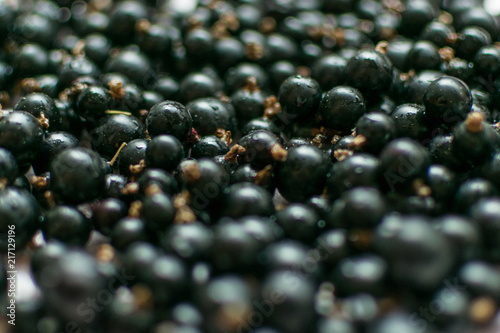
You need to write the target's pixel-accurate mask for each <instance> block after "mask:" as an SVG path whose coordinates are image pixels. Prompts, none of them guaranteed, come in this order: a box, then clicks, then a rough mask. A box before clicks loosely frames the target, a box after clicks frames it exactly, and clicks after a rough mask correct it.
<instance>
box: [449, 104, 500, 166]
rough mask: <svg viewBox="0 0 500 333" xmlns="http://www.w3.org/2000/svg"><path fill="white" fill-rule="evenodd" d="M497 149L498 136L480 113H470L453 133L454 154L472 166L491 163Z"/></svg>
mask: <svg viewBox="0 0 500 333" xmlns="http://www.w3.org/2000/svg"><path fill="white" fill-rule="evenodd" d="M497 147H498V134H497V133H496V132H495V130H493V128H492V127H491V126H489V124H488V123H487V122H486V121H485V120H484V115H483V114H482V113H480V112H471V113H469V114H468V115H467V118H466V119H465V121H463V122H461V123H459V124H458V125H457V126H456V127H455V130H454V131H453V141H452V149H453V152H454V153H455V154H456V156H457V157H459V158H460V159H462V160H465V161H467V162H468V163H470V164H472V165H479V164H482V163H484V162H486V161H489V160H490V159H491V156H492V155H493V153H494V152H495V150H496V149H497Z"/></svg>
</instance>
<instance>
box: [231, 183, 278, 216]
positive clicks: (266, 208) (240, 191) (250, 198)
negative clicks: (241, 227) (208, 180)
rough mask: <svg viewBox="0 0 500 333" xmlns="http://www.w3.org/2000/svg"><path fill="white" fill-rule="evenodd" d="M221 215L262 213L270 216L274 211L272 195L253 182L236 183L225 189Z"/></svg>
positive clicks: (261, 214)
mask: <svg viewBox="0 0 500 333" xmlns="http://www.w3.org/2000/svg"><path fill="white" fill-rule="evenodd" d="M222 207H223V208H222V211H221V216H229V217H233V218H238V217H243V216H248V215H260V216H269V215H270V214H272V212H273V211H274V206H273V204H272V201H271V195H270V194H269V192H267V191H266V190H265V189H263V188H262V187H260V186H258V185H254V184H251V183H240V184H234V185H231V186H230V187H228V188H227V189H226V190H225V191H224V195H223V198H222Z"/></svg>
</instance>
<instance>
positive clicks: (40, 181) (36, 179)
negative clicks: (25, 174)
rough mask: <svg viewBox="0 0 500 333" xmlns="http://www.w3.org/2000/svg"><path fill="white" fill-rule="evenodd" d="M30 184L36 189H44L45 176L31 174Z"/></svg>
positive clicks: (45, 186)
mask: <svg viewBox="0 0 500 333" xmlns="http://www.w3.org/2000/svg"><path fill="white" fill-rule="evenodd" d="M31 185H32V186H33V187H34V188H35V189H37V190H39V191H40V190H44V189H46V188H47V186H48V182H47V177H45V176H32V177H31Z"/></svg>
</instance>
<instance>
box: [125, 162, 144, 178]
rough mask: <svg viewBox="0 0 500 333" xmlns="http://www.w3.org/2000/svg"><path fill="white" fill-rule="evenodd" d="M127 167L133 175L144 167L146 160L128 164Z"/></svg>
mask: <svg viewBox="0 0 500 333" xmlns="http://www.w3.org/2000/svg"><path fill="white" fill-rule="evenodd" d="M128 169H129V170H130V172H131V173H132V174H133V175H137V174H139V173H141V172H143V171H144V169H146V161H145V160H140V161H139V163H137V164H134V165H129V166H128Z"/></svg>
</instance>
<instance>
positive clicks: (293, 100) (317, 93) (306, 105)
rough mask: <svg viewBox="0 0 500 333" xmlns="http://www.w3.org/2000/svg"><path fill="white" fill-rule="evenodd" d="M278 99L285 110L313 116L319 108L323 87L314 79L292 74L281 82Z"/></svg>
mask: <svg viewBox="0 0 500 333" xmlns="http://www.w3.org/2000/svg"><path fill="white" fill-rule="evenodd" d="M278 100H279V102H280V105H281V109H282V111H283V112H286V113H288V114H291V115H294V116H296V117H304V116H306V115H307V117H309V118H311V117H313V116H314V114H315V113H316V112H317V110H318V107H319V102H320V101H321V88H320V87H319V84H318V82H316V80H314V79H310V78H304V77H302V76H292V77H289V78H287V79H286V80H285V81H284V82H283V83H282V84H281V86H280V90H279V94H278Z"/></svg>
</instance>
